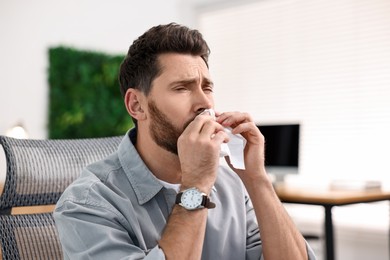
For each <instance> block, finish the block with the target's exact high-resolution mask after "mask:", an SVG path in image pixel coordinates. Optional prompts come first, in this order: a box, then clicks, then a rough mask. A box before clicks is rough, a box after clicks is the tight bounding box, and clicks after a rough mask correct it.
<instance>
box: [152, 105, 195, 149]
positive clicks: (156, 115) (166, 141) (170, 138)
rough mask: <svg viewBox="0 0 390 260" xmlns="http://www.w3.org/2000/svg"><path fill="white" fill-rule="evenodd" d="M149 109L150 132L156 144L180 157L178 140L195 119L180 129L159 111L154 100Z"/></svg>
mask: <svg viewBox="0 0 390 260" xmlns="http://www.w3.org/2000/svg"><path fill="white" fill-rule="evenodd" d="M148 109H149V112H150V118H151V123H150V125H149V131H150V134H151V136H152V138H153V140H154V142H156V144H157V145H158V146H160V147H161V148H163V149H165V150H167V151H168V152H171V153H173V154H176V155H178V151H177V140H178V139H179V136H180V135H181V134H182V133H183V131H184V129H185V128H186V127H187V126H188V125H189V124H190V123H191V122H192V120H193V119H191V120H189V121H188V122H186V123H185V124H184V126H183V128H182V129H179V128H178V127H176V126H174V125H173V124H172V123H171V120H169V119H168V117H167V116H166V115H165V114H164V113H163V112H162V111H161V110H160V109H158V107H157V105H156V103H155V102H154V101H153V100H151V101H150V102H148Z"/></svg>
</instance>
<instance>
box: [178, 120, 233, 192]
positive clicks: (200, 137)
mask: <svg viewBox="0 0 390 260" xmlns="http://www.w3.org/2000/svg"><path fill="white" fill-rule="evenodd" d="M228 140H229V137H228V135H227V134H226V133H225V132H224V129H223V127H222V125H220V124H219V123H217V122H216V121H214V119H213V118H212V116H209V115H198V116H197V117H196V118H195V119H194V120H193V121H192V122H191V123H190V124H189V125H188V126H187V128H186V129H185V130H184V132H183V134H182V135H181V136H180V137H179V139H178V142H177V147H178V155H179V159H180V164H181V170H182V182H181V183H182V188H189V187H197V188H198V189H200V190H201V191H203V192H205V193H207V194H209V192H210V190H211V188H212V187H213V185H214V182H215V180H216V177H217V168H218V164H219V153H220V149H221V144H222V143H223V142H228Z"/></svg>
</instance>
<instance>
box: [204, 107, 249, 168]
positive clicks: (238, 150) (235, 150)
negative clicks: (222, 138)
mask: <svg viewBox="0 0 390 260" xmlns="http://www.w3.org/2000/svg"><path fill="white" fill-rule="evenodd" d="M201 114H209V115H210V116H212V117H214V120H215V112H214V110H213V109H205V110H204V111H203V112H202V113H201ZM225 132H226V133H227V134H228V135H229V139H230V140H229V142H228V143H223V144H221V152H220V154H219V156H220V157H224V156H229V159H230V163H231V164H232V165H233V167H234V168H236V169H240V170H245V163H244V148H245V145H246V140H245V138H244V137H243V136H242V135H240V134H236V135H234V134H232V129H231V128H230V127H225Z"/></svg>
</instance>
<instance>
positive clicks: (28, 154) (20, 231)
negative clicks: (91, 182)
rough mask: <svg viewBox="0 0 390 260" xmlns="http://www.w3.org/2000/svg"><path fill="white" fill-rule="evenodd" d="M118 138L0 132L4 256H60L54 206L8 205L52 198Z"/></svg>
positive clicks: (0, 220)
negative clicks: (32, 209)
mask: <svg viewBox="0 0 390 260" xmlns="http://www.w3.org/2000/svg"><path fill="white" fill-rule="evenodd" d="M122 138H123V136H116V137H103V138H85V139H51V140H43V139H42V140H33V139H15V138H11V137H6V136H0V144H1V145H2V146H3V149H4V152H5V157H6V162H7V171H6V178H5V183H4V188H3V193H2V194H1V196H0V243H1V249H2V255H3V259H5V260H7V259H50V260H51V259H63V254H62V249H61V245H60V242H59V239H58V234H57V230H56V227H55V225H54V219H53V216H52V212H46V213H34V214H27V213H23V214H20V215H15V214H12V209H13V208H15V207H26V206H38V205H53V204H55V203H56V202H57V200H58V199H59V197H60V196H61V194H62V192H63V191H64V190H65V188H66V187H67V186H68V185H69V184H70V183H72V182H73V181H74V180H75V179H76V178H77V177H78V176H79V175H80V173H81V171H82V169H83V168H84V167H85V166H86V165H88V164H90V163H92V162H95V161H98V160H100V159H102V158H104V157H106V156H108V155H109V154H111V153H113V152H114V151H116V149H117V147H118V145H119V143H120V141H121V140H122Z"/></svg>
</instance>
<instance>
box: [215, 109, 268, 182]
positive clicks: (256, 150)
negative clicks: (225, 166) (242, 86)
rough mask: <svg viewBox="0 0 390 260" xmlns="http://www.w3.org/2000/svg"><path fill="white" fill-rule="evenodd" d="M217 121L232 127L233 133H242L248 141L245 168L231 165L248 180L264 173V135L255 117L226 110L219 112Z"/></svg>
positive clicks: (245, 152)
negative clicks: (240, 168) (254, 119)
mask: <svg viewBox="0 0 390 260" xmlns="http://www.w3.org/2000/svg"><path fill="white" fill-rule="evenodd" d="M217 122H218V123H219V124H221V125H222V126H224V127H231V128H232V133H233V134H241V135H242V136H243V137H244V138H245V139H246V141H247V143H246V146H245V149H244V159H245V170H239V169H235V168H234V167H233V166H232V165H230V163H229V160H228V159H227V161H228V163H229V165H230V167H231V168H232V169H233V170H234V171H235V172H236V173H237V174H238V175H239V176H240V178H241V179H242V180H243V181H244V182H246V181H251V179H252V178H253V177H259V176H258V175H261V174H264V173H265V170H264V137H263V135H262V134H261V133H260V131H259V129H258V128H257V126H256V124H255V123H254V122H253V119H252V118H251V117H250V115H249V114H247V113H240V112H226V113H222V114H217Z"/></svg>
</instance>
